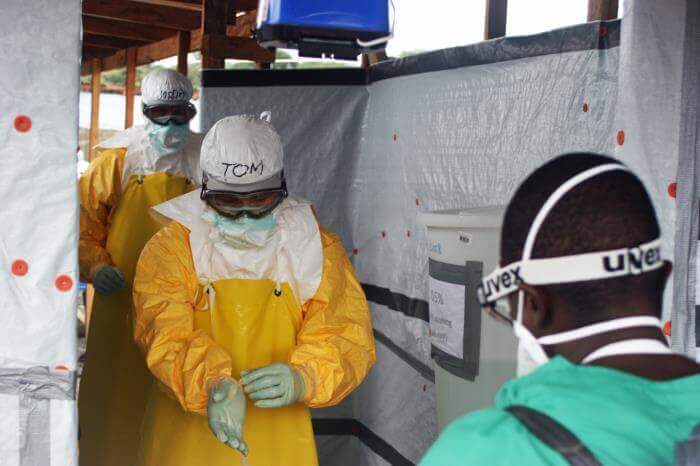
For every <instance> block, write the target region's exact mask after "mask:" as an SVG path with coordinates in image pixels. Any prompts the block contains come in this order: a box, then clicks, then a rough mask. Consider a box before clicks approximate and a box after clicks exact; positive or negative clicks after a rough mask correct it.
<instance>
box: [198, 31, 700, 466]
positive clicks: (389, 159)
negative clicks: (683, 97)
mask: <svg viewBox="0 0 700 466" xmlns="http://www.w3.org/2000/svg"><path fill="white" fill-rule="evenodd" d="M619 26H620V25H619V22H609V23H604V24H598V23H592V24H587V25H582V26H576V27H572V28H567V29H563V30H557V31H553V32H550V33H546V34H540V35H537V36H531V37H524V38H506V39H501V40H496V41H490V42H486V43H482V44H475V45H473V46H468V47H461V48H455V49H448V50H444V51H438V52H432V53H429V54H424V55H421V56H417V57H409V58H405V59H401V60H398V61H395V62H391V63H384V64H380V65H378V66H376V67H374V68H373V69H372V71H371V73H370V76H369V78H367V77H366V76H365V75H364V74H363V72H362V71H359V70H357V71H352V70H340V71H330V70H322V71H300V72H288V71H286V72H285V71H268V72H241V71H214V70H212V71H205V72H204V73H203V85H204V90H203V93H202V128H203V130H206V129H207V128H209V127H211V125H212V124H213V123H214V122H215V121H217V120H218V119H220V118H222V117H224V116H226V115H231V114H238V113H248V114H257V113H260V112H262V111H264V110H271V111H272V115H273V123H274V125H275V126H276V127H277V129H278V130H279V131H280V134H281V136H282V139H283V141H284V144H285V157H286V159H285V165H286V174H287V178H288V185H289V187H290V191H293V192H296V193H299V194H302V195H305V196H306V197H308V198H309V199H311V200H313V201H314V202H315V203H316V205H317V207H318V212H319V218H320V220H321V222H322V223H324V224H326V225H328V226H329V227H331V228H334V229H336V230H337V231H338V232H339V233H340V234H341V236H342V238H343V241H344V243H345V246H346V248H347V250H348V254H350V255H352V256H353V261H354V264H355V267H356V269H357V272H358V276H359V278H360V281H361V282H362V283H363V286H364V288H365V292H366V293H367V297H368V299H369V301H370V305H371V310H372V319H373V325H374V328H375V336H376V340H377V355H378V362H377V365H376V366H375V368H374V369H373V371H372V372H371V374H370V375H369V377H368V378H367V380H366V381H365V383H364V384H363V385H362V386H361V387H360V388H359V389H358V390H357V391H356V392H355V393H354V394H353V395H352V396H351V397H350V399H348V400H346V401H345V402H344V403H343V404H342V405H341V406H339V407H337V408H333V409H328V410H322V411H316V412H315V413H314V417H315V429H316V433H317V434H318V439H319V455H320V458H321V463H322V464H327V465H331V464H332V465H341V464H342V465H357V464H361V465H385V464H398V465H402V464H406V465H409V464H415V463H417V462H418V461H419V459H420V457H421V456H422V454H423V453H424V452H425V450H426V448H427V447H428V446H429V445H430V444H431V443H432V441H433V440H434V439H435V436H436V435H437V432H436V430H437V427H436V420H435V389H434V383H433V381H434V373H433V369H432V367H433V366H432V361H431V360H430V340H429V336H428V323H427V320H428V306H427V295H428V279H427V277H428V273H427V272H428V270H427V268H428V267H427V265H428V261H427V256H428V240H427V238H426V235H425V232H424V231H423V230H422V229H421V228H420V227H418V225H417V224H416V214H417V213H418V212H419V211H421V210H437V209H450V208H467V207H478V206H486V205H499V204H504V203H506V202H507V200H508V199H509V197H510V195H511V194H512V192H513V190H514V189H515V187H516V186H517V185H518V183H519V182H520V181H521V180H522V179H523V178H524V177H525V176H526V175H527V174H528V173H529V172H531V171H532V170H533V169H534V168H535V167H537V166H538V165H540V164H542V163H543V162H544V161H546V160H548V159H550V158H552V157H554V156H556V155H558V154H561V153H564V152H570V151H595V152H601V153H606V154H611V155H612V154H615V153H616V145H617V144H618V142H617V141H618V137H617V132H618V126H619V124H617V123H616V120H617V118H618V117H617V116H616V111H617V94H618V78H619V76H618V65H619V55H620V48H619V37H620V36H619V33H620V27H619ZM640 79H641V78H640ZM628 132H629V130H628ZM623 144H624V142H623ZM668 156H669V157H676V158H677V154H676V155H673V154H670V155H668ZM633 166H634V168H638V167H637V165H633ZM651 173H653V172H651ZM652 195H654V196H655V197H657V199H655V200H656V201H657V202H659V203H663V202H664V201H662V200H661V199H658V196H660V194H659V193H658V192H657V190H654V189H652ZM661 220H662V221H663V222H665V224H664V234H665V235H667V236H668V235H673V231H674V226H673V225H669V224H668V222H670V221H671V218H669V217H667V216H662V217H661ZM695 231H696V232H697V230H695ZM667 241H668V240H667ZM665 254H666V256H667V257H669V258H673V251H672V250H666V251H665ZM669 309H670V306H669ZM665 314H666V315H670V312H669V311H668V310H666V311H665Z"/></svg>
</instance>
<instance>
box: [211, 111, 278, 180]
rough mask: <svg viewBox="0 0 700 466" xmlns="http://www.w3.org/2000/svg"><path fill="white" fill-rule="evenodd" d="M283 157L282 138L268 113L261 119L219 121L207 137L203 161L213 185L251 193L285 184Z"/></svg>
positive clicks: (252, 117)
mask: <svg viewBox="0 0 700 466" xmlns="http://www.w3.org/2000/svg"><path fill="white" fill-rule="evenodd" d="M283 157H284V155H283V149H282V141H281V140H280V137H279V135H278V134H277V131H275V128H274V127H273V126H272V125H271V124H270V122H269V113H268V112H265V113H263V114H262V115H261V116H260V118H258V117H255V116H249V115H237V116H230V117H226V118H224V119H222V120H219V121H217V122H216V124H215V125H214V126H213V127H212V128H211V129H210V130H209V132H208V133H207V135H206V136H205V137H204V141H203V142H202V149H201V152H200V158H199V162H200V165H201V167H202V170H203V171H204V173H205V175H206V177H207V179H208V180H209V181H208V182H207V185H208V186H209V187H210V188H212V189H229V190H232V191H241V192H250V191H257V190H259V189H276V188H280V187H281V185H282V179H283V173H282V170H283V168H284V167H283ZM212 180H213V181H214V183H212ZM217 182H218V183H217ZM222 183H223V185H222Z"/></svg>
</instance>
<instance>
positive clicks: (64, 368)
mask: <svg viewBox="0 0 700 466" xmlns="http://www.w3.org/2000/svg"><path fill="white" fill-rule="evenodd" d="M54 369H56V370H57V371H68V370H69V369H68V367H66V366H63V365H61V366H56V367H54Z"/></svg>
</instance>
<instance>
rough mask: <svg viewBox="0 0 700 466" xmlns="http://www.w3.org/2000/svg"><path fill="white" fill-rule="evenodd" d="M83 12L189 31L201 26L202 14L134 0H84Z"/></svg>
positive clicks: (89, 14)
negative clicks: (116, 0)
mask: <svg viewBox="0 0 700 466" xmlns="http://www.w3.org/2000/svg"><path fill="white" fill-rule="evenodd" d="M83 14H84V15H88V16H97V17H100V18H109V19H113V20H118V21H127V22H130V23H139V24H146V25H148V26H149V27H150V26H156V27H165V28H171V29H178V30H181V31H189V30H192V29H196V28H197V27H199V24H200V20H201V16H202V15H201V14H200V13H199V12H197V11H189V10H182V9H180V8H174V7H170V6H159V5H149V4H147V3H140V2H136V1H133V0H121V1H118V2H115V1H110V0H83Z"/></svg>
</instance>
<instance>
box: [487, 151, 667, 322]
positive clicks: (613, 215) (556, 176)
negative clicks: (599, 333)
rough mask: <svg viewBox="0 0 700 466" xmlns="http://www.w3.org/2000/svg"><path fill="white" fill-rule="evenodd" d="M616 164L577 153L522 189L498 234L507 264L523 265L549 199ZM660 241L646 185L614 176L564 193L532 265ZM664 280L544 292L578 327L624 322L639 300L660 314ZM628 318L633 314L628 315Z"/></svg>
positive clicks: (628, 279)
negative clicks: (577, 179) (624, 312)
mask: <svg viewBox="0 0 700 466" xmlns="http://www.w3.org/2000/svg"><path fill="white" fill-rule="evenodd" d="M608 163H620V162H619V161H617V160H615V159H613V158H610V157H605V156H602V155H597V154H590V153H573V154H567V155H563V156H560V157H557V158H555V159H554V160H552V161H550V162H548V163H546V164H545V165H543V166H542V167H540V168H538V169H537V170H535V171H534V172H533V173H532V174H531V175H530V176H528V177H527V179H526V180H525V181H524V182H523V183H522V184H521V185H520V187H519V188H518V190H517V191H516V192H515V194H514V196H513V198H512V200H511V201H510V203H509V205H508V208H507V210H506V214H505V218H504V220H503V230H502V233H501V260H502V261H503V263H504V264H507V263H511V262H514V261H518V260H520V259H521V258H522V254H523V247H524V244H525V239H526V237H527V235H528V232H529V230H530V226H531V225H532V222H533V220H534V219H535V216H536V215H537V213H538V212H539V210H540V209H541V207H542V205H543V204H544V203H545V202H546V200H547V198H549V196H550V195H551V194H552V193H553V192H554V191H555V190H556V189H557V188H558V187H559V186H561V185H562V184H563V183H565V182H566V181H567V180H569V179H571V178H572V177H574V176H576V175H577V174H579V173H581V172H583V171H585V170H587V169H589V168H592V167H595V166H598V165H603V164H608ZM659 234H660V230H659V223H658V221H657V219H656V213H655V211H654V206H653V204H652V202H651V199H650V198H649V194H648V193H647V191H646V189H645V188H644V185H643V184H642V182H641V180H640V179H639V178H637V176H635V175H634V174H633V173H630V172H628V171H620V170H613V171H610V172H605V173H602V174H600V175H597V176H595V177H593V178H590V179H588V180H586V181H584V182H582V183H581V184H579V185H577V186H576V187H574V188H573V189H572V190H571V191H569V192H567V193H566V194H565V195H564V196H563V197H562V198H561V199H560V200H559V201H558V202H557V204H556V205H555V206H554V208H553V209H552V210H551V211H550V212H549V214H548V215H547V217H546V218H545V220H544V222H543V223H542V226H541V227H540V230H539V233H538V234H537V238H536V240H535V243H534V247H533V250H532V255H531V258H533V259H538V258H546V257H558V256H568V255H572V254H582V253H587V252H595V251H605V250H610V249H619V248H628V247H634V246H638V245H640V244H642V243H646V242H649V241H651V240H653V239H655V238H657V237H658V236H659ZM664 284H665V277H664V275H663V273H662V272H660V271H653V272H648V273H644V274H641V275H637V276H625V277H619V278H612V279H606V280H590V281H585V282H576V283H568V284H562V285H548V286H546V287H543V288H545V289H546V290H547V292H549V293H551V294H553V295H555V296H556V297H557V298H558V299H560V300H561V301H562V302H565V303H566V306H567V307H568V308H569V310H570V311H572V314H573V315H572V316H571V317H572V318H574V319H575V320H576V321H577V322H579V323H580V324H586V323H592V322H597V321H601V320H607V319H610V318H614V317H616V316H619V314H615V313H619V312H620V309H625V305H626V303H630V302H634V300H635V299H640V298H644V299H648V300H651V301H652V303H653V305H654V306H656V307H657V308H658V309H660V308H661V298H662V294H663V288H664ZM628 312H629V313H630V314H634V313H635V309H628Z"/></svg>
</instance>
